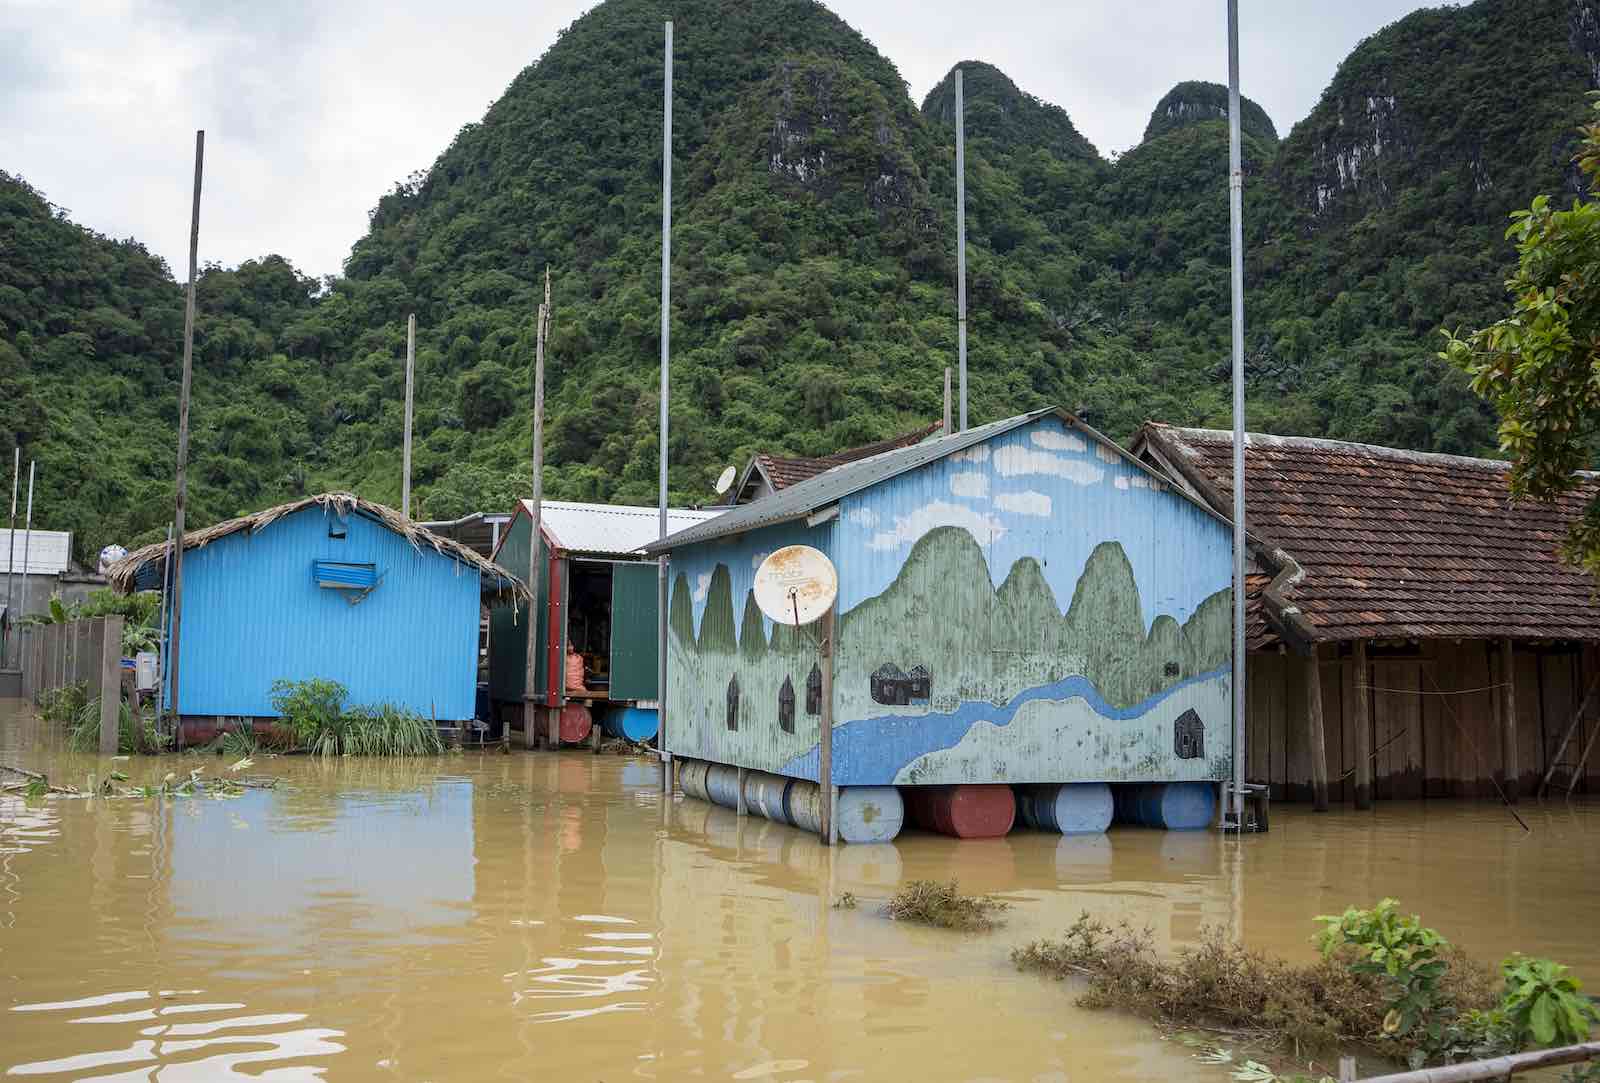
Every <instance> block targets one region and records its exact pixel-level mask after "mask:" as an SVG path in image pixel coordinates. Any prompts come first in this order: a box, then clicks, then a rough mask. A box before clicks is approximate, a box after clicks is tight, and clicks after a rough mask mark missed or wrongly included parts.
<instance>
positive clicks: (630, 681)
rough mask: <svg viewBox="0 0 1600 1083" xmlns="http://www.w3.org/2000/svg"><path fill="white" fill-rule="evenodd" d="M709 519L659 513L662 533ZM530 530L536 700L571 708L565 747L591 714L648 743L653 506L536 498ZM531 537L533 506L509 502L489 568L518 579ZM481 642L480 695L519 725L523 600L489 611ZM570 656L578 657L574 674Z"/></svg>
mask: <svg viewBox="0 0 1600 1083" xmlns="http://www.w3.org/2000/svg"><path fill="white" fill-rule="evenodd" d="M717 514H718V513H717V512H715V511H688V510H683V509H676V508H674V509H669V510H668V512H667V529H668V530H669V531H673V530H682V529H684V528H685V527H689V526H693V525H695V524H696V523H701V522H705V521H706V520H708V519H712V518H715V517H716V515H717ZM539 532H540V534H542V535H543V537H544V556H543V557H542V560H541V564H540V577H539V592H538V598H539V599H540V609H539V613H538V620H537V625H536V628H535V637H536V638H535V641H536V643H537V644H538V659H537V661H536V662H535V666H534V695H535V697H536V698H537V702H538V704H539V705H540V706H542V707H545V708H550V709H553V710H565V708H567V707H568V706H569V705H570V706H572V707H573V710H572V711H570V712H567V713H566V717H565V718H564V719H563V724H564V726H563V730H562V734H561V739H562V740H565V741H577V740H582V739H583V737H584V736H585V735H587V733H588V727H589V725H590V724H592V721H594V719H593V717H592V712H598V713H599V715H600V718H599V719H598V720H599V721H600V722H601V723H602V724H605V725H607V726H609V727H610V728H611V729H613V730H614V731H615V733H616V735H618V736H626V737H629V738H631V739H633V740H646V739H648V738H650V737H653V736H654V735H655V731H656V723H655V707H656V699H657V695H656V691H657V687H658V681H659V673H658V670H659V658H660V654H659V652H658V649H657V645H658V640H659V635H658V633H659V626H660V617H659V613H660V607H659V605H658V597H659V589H660V584H659V579H658V577H659V575H660V572H659V570H658V568H657V565H656V562H655V561H654V560H650V559H647V558H646V557H645V555H644V553H643V551H642V550H643V548H644V546H645V545H647V544H648V543H650V542H652V541H656V540H658V539H659V538H660V537H661V527H660V513H659V511H658V509H656V508H647V507H631V506H626V505H618V504H581V503H572V502H568V501H564V500H546V501H544V504H543V510H542V512H541V514H540V522H539ZM532 533H533V502H532V501H531V500H521V501H518V502H517V508H516V510H515V512H513V514H512V517H511V521H510V522H509V523H508V524H506V525H505V526H504V528H503V529H502V530H501V532H500V540H499V548H497V549H496V550H495V556H494V559H495V562H496V563H497V564H498V565H499V566H500V567H502V568H504V569H506V570H507V572H509V573H511V574H520V575H522V576H523V577H526V576H527V575H528V567H529V564H528V541H529V539H530V537H531V536H532ZM518 569H520V572H519V571H518ZM552 628H553V629H555V634H553V635H552V634H551V629H552ZM489 643H490V648H489V696H490V699H491V701H492V702H493V704H494V709H495V711H496V712H497V714H498V716H499V717H501V718H502V719H504V720H505V721H507V722H510V723H513V724H515V725H521V724H522V715H523V695H524V691H525V689H526V687H527V665H528V662H527V658H528V656H527V651H528V617H527V605H526V604H518V605H516V606H515V607H513V606H512V605H511V604H510V603H509V602H507V603H506V604H504V605H499V606H496V607H495V608H494V610H493V612H492V615H491V618H490V630H489ZM574 655H576V656H577V657H578V658H581V660H582V661H581V665H582V670H581V673H580V672H579V670H578V669H577V666H578V664H579V663H577V662H575V661H573V656H574ZM580 731H581V732H580Z"/></svg>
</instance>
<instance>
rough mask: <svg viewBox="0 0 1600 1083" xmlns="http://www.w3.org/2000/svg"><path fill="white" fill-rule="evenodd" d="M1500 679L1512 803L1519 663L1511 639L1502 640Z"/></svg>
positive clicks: (1502, 732) (1503, 745)
mask: <svg viewBox="0 0 1600 1083" xmlns="http://www.w3.org/2000/svg"><path fill="white" fill-rule="evenodd" d="M1500 680H1501V683H1502V684H1504V685H1505V697H1504V701H1503V704H1502V706H1501V710H1500V741H1501V748H1500V752H1501V754H1502V756H1503V758H1504V761H1505V796H1506V800H1507V801H1509V802H1511V803H1512V804H1515V803H1516V800H1517V778H1518V776H1519V775H1520V774H1521V771H1520V770H1518V766H1517V664H1516V657H1515V654H1514V648H1513V647H1512V644H1511V640H1510V639H1502V640H1501V641H1500Z"/></svg>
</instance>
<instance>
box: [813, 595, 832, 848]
mask: <svg viewBox="0 0 1600 1083" xmlns="http://www.w3.org/2000/svg"><path fill="white" fill-rule="evenodd" d="M833 624H834V621H833V606H831V605H830V606H829V607H828V611H827V612H826V613H824V614H823V615H822V650H821V654H822V721H821V729H822V732H821V733H820V734H819V735H818V739H817V767H818V771H817V782H818V784H819V785H820V786H821V787H822V824H821V827H822V844H823V845H824V846H832V845H833V838H834V835H833V826H834V825H833V646H834V644H833Z"/></svg>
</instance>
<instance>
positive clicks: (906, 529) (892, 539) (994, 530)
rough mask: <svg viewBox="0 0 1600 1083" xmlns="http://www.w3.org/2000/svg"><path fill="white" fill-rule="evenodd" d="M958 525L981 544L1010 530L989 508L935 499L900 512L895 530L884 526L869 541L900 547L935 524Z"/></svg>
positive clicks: (873, 546)
mask: <svg viewBox="0 0 1600 1083" xmlns="http://www.w3.org/2000/svg"><path fill="white" fill-rule="evenodd" d="M941 526H958V527H961V528H962V529H964V530H966V531H967V532H968V533H969V534H971V535H972V536H973V537H974V538H976V539H978V544H980V545H985V544H987V543H988V542H989V541H991V540H992V539H995V538H998V537H1000V536H1001V535H1002V534H1004V533H1005V532H1006V528H1005V524H1004V523H1002V522H1001V521H1000V520H999V519H998V518H996V517H995V516H993V515H990V514H989V513H988V512H984V511H979V510H977V509H976V508H973V507H971V506H969V505H966V504H952V503H950V502H949V501H947V500H935V501H934V502H933V503H931V504H925V505H923V506H922V507H920V508H918V509H917V510H916V511H914V512H912V513H911V514H910V515H897V516H895V519H894V529H893V530H880V531H878V533H876V534H874V535H873V536H872V540H871V541H869V542H868V543H867V546H868V548H871V549H898V548H899V547H900V546H902V545H910V544H911V543H912V542H914V541H916V540H917V539H918V538H920V537H922V536H923V535H924V534H926V533H927V532H928V531H930V530H932V529H934V528H935V527H941Z"/></svg>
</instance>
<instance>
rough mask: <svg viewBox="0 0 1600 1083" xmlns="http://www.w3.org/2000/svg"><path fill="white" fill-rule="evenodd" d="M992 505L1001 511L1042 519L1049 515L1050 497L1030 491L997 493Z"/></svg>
mask: <svg viewBox="0 0 1600 1083" xmlns="http://www.w3.org/2000/svg"><path fill="white" fill-rule="evenodd" d="M994 503H995V507H997V508H1000V509H1001V510H1002V511H1010V512H1015V513H1016V514H1018V515H1038V516H1041V517H1044V516H1048V515H1049V514H1050V497H1049V496H1048V495H1047V494H1045V493H1036V492H1034V491H1033V490H1032V489H1028V490H1025V491H1023V492H1020V493H997V494H995V498H994Z"/></svg>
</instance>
